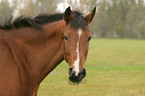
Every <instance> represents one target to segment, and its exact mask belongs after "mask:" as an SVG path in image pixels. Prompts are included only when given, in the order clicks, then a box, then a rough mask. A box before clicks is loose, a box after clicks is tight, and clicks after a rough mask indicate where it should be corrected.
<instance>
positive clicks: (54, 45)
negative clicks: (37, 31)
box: [31, 21, 64, 83]
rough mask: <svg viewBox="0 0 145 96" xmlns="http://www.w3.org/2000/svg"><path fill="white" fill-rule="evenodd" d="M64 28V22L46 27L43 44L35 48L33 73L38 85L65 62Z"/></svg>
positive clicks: (44, 28)
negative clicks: (63, 49) (63, 48)
mask: <svg viewBox="0 0 145 96" xmlns="http://www.w3.org/2000/svg"><path fill="white" fill-rule="evenodd" d="M63 26H64V22H63V21H58V22H55V23H52V24H48V25H47V24H46V25H44V27H43V30H44V32H43V34H42V36H43V38H41V40H42V42H41V44H38V47H37V48H33V51H34V52H33V53H32V54H33V56H32V60H31V61H32V66H31V67H32V68H33V69H32V72H31V73H32V76H34V77H33V78H34V80H38V83H40V82H41V81H42V80H43V79H44V78H45V77H46V76H47V74H49V73H50V72H51V71H52V70H53V69H54V68H55V67H56V66H57V65H58V64H59V63H60V62H61V61H63V52H62V46H63V32H64V29H63V28H64V27H63ZM39 43H40V42H39ZM36 44H37V43H36ZM35 46H36V45H35ZM33 57H35V58H33Z"/></svg>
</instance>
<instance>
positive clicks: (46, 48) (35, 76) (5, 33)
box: [0, 7, 96, 96]
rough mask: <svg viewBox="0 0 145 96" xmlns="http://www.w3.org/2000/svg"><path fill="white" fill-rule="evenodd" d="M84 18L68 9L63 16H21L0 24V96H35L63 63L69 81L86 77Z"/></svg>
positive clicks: (87, 21) (87, 36)
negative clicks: (65, 66) (43, 81)
mask: <svg viewBox="0 0 145 96" xmlns="http://www.w3.org/2000/svg"><path fill="white" fill-rule="evenodd" d="M95 11H96V8H94V9H93V11H92V12H90V13H89V14H88V15H86V16H85V17H84V16H83V15H82V14H81V13H80V12H78V11H72V10H71V9H70V7H68V8H67V9H66V10H65V12H64V13H56V14H51V15H48V14H41V15H38V16H36V17H34V18H30V17H24V16H20V17H18V18H17V19H15V20H12V19H10V20H8V21H6V22H5V24H0V96H37V91H38V88H39V84H40V83H41V82H42V80H43V79H44V78H45V77H46V76H47V75H48V74H49V73H50V72H51V71H52V70H53V69H54V68H55V67H56V66H57V65H58V64H60V63H61V62H62V61H63V60H65V61H66V62H67V63H68V65H69V80H70V81H72V82H80V81H81V80H82V79H83V78H84V77H85V76H86V70H85V66H84V64H85V60H86V58H87V53H88V46H89V41H90V39H91V34H90V31H89V28H88V25H89V24H90V23H91V21H92V20H93V17H94V15H95Z"/></svg>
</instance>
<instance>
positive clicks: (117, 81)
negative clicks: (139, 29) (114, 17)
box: [38, 39, 145, 96]
mask: <svg viewBox="0 0 145 96" xmlns="http://www.w3.org/2000/svg"><path fill="white" fill-rule="evenodd" d="M86 70H87V76H86V77H85V80H84V81H86V83H82V84H79V85H78V86H76V85H71V84H69V82H68V64H67V63H66V62H65V61H64V62H62V63H61V64H60V65H59V66H58V67H57V68H56V69H55V70H53V72H51V73H50V74H49V75H48V76H47V78H46V79H45V80H44V81H43V82H42V83H41V85H40V88H39V92H38V96H145V41H144V40H126V39H92V40H91V41H90V49H89V54H88V58H87V61H86Z"/></svg>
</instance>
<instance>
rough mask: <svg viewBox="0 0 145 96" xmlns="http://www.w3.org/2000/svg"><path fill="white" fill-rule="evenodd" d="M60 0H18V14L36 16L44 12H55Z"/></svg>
mask: <svg viewBox="0 0 145 96" xmlns="http://www.w3.org/2000/svg"><path fill="white" fill-rule="evenodd" d="M59 2H60V0H20V5H21V6H20V8H19V9H18V10H19V14H28V15H30V16H36V15H37V14H39V13H44V12H51V13H52V12H53V13H54V12H56V8H57V4H58V3H59Z"/></svg>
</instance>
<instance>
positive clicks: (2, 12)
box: [0, 0, 13, 22]
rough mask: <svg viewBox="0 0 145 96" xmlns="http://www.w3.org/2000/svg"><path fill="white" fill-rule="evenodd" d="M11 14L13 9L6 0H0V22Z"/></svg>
mask: <svg viewBox="0 0 145 96" xmlns="http://www.w3.org/2000/svg"><path fill="white" fill-rule="evenodd" d="M12 14H13V9H12V8H11V7H10V6H9V2H8V0H1V1H0V22H4V21H5V19H8V18H9V17H10V16H12Z"/></svg>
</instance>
